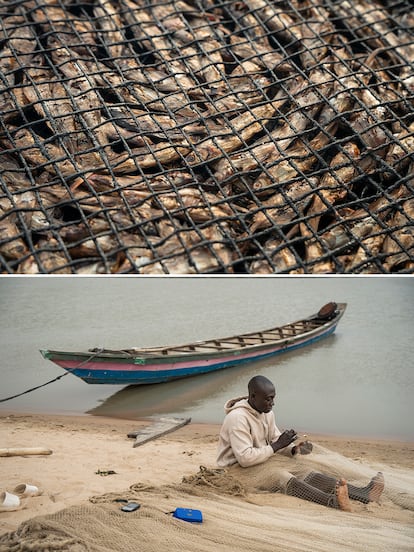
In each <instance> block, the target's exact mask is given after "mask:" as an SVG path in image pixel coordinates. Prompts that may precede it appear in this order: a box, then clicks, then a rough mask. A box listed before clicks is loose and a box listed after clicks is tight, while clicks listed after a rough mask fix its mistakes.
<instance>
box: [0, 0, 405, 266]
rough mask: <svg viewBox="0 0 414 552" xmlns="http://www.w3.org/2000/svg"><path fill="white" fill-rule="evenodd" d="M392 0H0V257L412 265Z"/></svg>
mask: <svg viewBox="0 0 414 552" xmlns="http://www.w3.org/2000/svg"><path fill="white" fill-rule="evenodd" d="M413 27H414V15H413V11H412V4H411V2H410V1H409V0H402V1H400V0H376V1H372V0H345V1H344V0H286V1H270V0H237V1H230V0H223V1H219V0H119V1H118V0H116V1H115V0H112V1H111V0H44V1H42V0H27V1H24V0H22V1H20V0H14V1H0V105H1V118H0V181H1V196H0V262H1V264H2V272H3V273H22V274H31V273H47V274H60V273H77V274H100V273H140V274H180V273H181V274H188V273H199V274H211V273H234V274H243V273H244V274H267V273H280V274H304V273H305V274H307V273H412V272H414V226H413V221H414V181H413V168H414V158H413V144H414V116H413V113H414V73H413V69H414V32H413Z"/></svg>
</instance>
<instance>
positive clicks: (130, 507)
mask: <svg viewBox="0 0 414 552" xmlns="http://www.w3.org/2000/svg"><path fill="white" fill-rule="evenodd" d="M138 508H141V504H138V502H128V504H125V506H121V510H122V511H123V512H135V510H138Z"/></svg>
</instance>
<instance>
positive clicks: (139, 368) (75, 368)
mask: <svg viewBox="0 0 414 552" xmlns="http://www.w3.org/2000/svg"><path fill="white" fill-rule="evenodd" d="M339 318H340V317H338V318H337V319H336V320H335V321H334V322H333V323H330V324H329V323H328V324H325V325H323V326H321V327H320V328H319V329H318V330H317V331H313V332H311V333H310V334H309V335H302V336H297V337H295V338H291V339H285V340H281V341H280V342H278V343H273V344H270V345H268V346H261V347H255V348H250V349H249V348H247V350H243V349H238V350H235V351H229V352H228V353H227V354H225V353H221V354H216V355H209V354H207V353H205V354H194V355H186V356H185V357H184V358H183V356H182V355H181V356H180V357H178V356H176V357H174V358H161V357H158V358H157V359H153V358H145V357H139V356H136V357H132V358H117V359H113V358H111V357H102V356H99V352H97V353H96V355H95V354H91V353H60V352H56V351H41V352H42V354H43V356H44V357H45V358H47V359H49V360H51V361H52V362H54V363H55V364H57V365H58V366H60V367H61V368H63V369H65V370H67V371H68V372H70V373H71V374H73V375H75V376H77V377H79V378H81V379H82V380H83V381H85V382H86V383H89V384H113V385H117V384H119V385H143V384H154V383H163V382H168V381H172V380H175V379H180V378H184V377H189V376H194V375H199V374H205V373H208V372H213V371H216V370H221V369H223V368H228V367H231V366H237V365H239V364H242V363H246V362H253V361H257V360H262V359H265V358H268V357H271V356H275V355H278V354H282V353H285V352H288V351H292V350H295V349H298V348H300V347H304V346H307V345H310V344H312V343H315V342H317V341H319V340H320V339H323V338H325V337H327V336H329V335H331V334H332V333H333V332H334V331H335V329H336V326H337V324H338V321H339Z"/></svg>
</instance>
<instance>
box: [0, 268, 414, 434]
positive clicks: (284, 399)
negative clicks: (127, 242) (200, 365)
mask: <svg viewBox="0 0 414 552" xmlns="http://www.w3.org/2000/svg"><path fill="white" fill-rule="evenodd" d="M328 301H337V302H346V303H348V308H347V311H346V313H345V315H344V317H343V318H342V320H341V321H340V323H339V326H338V328H337V331H336V333H335V334H334V335H332V336H330V337H328V338H326V339H324V340H322V341H320V342H319V343H315V344H314V345H312V346H310V347H306V348H303V349H299V350H297V351H293V352H290V353H286V354H284V355H281V356H277V357H274V358H273V359H272V358H271V359H267V360H265V361H260V362H255V363H250V364H245V365H241V366H239V367H235V368H231V369H226V370H222V371H219V372H216V373H213V374H206V375H202V376H195V377H192V378H187V379H183V380H178V381H175V382H171V383H163V384H158V385H150V386H142V387H137V386H135V387H132V386H131V387H124V388H122V386H112V385H88V384H86V383H84V382H82V381H81V380H79V379H78V378H76V377H74V376H72V375H68V376H66V377H64V378H62V379H60V380H59V381H57V382H55V383H53V384H50V385H48V386H46V387H43V388H41V389H38V390H36V391H33V392H30V393H27V394H25V395H23V396H21V397H19V398H16V399H13V400H10V401H7V402H2V403H0V410H2V411H14V412H42V413H61V414H84V413H85V414H92V415H104V416H112V417H120V418H128V419H139V418H143V417H149V416H160V415H163V416H166V415H169V416H179V417H184V416H185V417H191V419H192V420H193V422H211V423H221V421H222V419H223V414H224V413H223V405H224V403H225V401H226V400H227V399H229V398H233V397H237V396H242V395H244V394H245V393H246V387H247V382H248V380H249V379H250V378H251V377H252V376H254V375H256V374H263V375H265V376H267V377H268V378H270V379H271V380H272V381H273V382H274V384H275V387H276V394H277V396H276V403H275V414H276V420H277V424H278V426H279V427H280V428H289V427H293V428H295V429H297V430H298V431H305V432H306V433H308V434H311V433H312V432H318V433H327V434H337V435H349V436H366V437H378V438H392V439H403V440H414V430H413V420H414V400H413V397H414V370H413V358H414V279H413V278H412V277H376V276H371V277H357V276H352V277H342V276H331V277H316V278H314V277H273V278H259V277H248V278H233V277H228V276H226V277H206V278H204V277H198V278H196V277H162V278H146V277H132V278H131V277H116V278H115V277H103V276H102V277H92V278H82V277H40V278H36V277H34V278H30V277H21V278H19V277H3V278H0V327H1V335H0V343H1V351H2V355H1V361H0V378H1V392H0V399H2V398H5V397H8V396H10V395H14V394H17V393H21V392H22V391H24V390H26V389H30V388H32V387H34V386H37V385H40V384H42V383H44V382H47V381H49V380H51V379H53V378H55V377H56V376H58V375H60V373H62V371H61V369H60V368H59V367H57V366H56V365H54V364H53V363H51V362H50V361H47V360H44V359H43V358H42V357H41V355H40V353H39V349H41V348H46V349H48V348H49V349H61V350H86V349H89V348H92V347H106V348H114V349H116V348H128V347H133V346H156V345H167V344H176V343H185V342H189V341H195V340H200V339H206V338H213V337H223V336H226V335H235V334H238V333H243V332H249V331H254V330H260V329H266V328H268V327H272V326H276V325H279V324H282V323H286V322H291V321H294V320H297V319H299V318H301V317H302V316H307V315H310V314H312V313H313V312H316V311H318V310H319V308H320V307H321V306H322V305H323V304H325V303H327V302H328Z"/></svg>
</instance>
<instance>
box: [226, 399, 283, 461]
mask: <svg viewBox="0 0 414 552" xmlns="http://www.w3.org/2000/svg"><path fill="white" fill-rule="evenodd" d="M224 411H225V413H226V416H225V418H224V422H223V425H222V427H221V430H220V436H219V443H218V451H217V465H218V466H219V467H220V468H226V467H228V466H231V465H233V464H236V463H239V464H240V466H242V467H243V468H247V467H249V466H254V465H256V464H261V463H262V462H265V461H266V460H267V459H268V458H270V457H271V456H272V455H273V454H274V452H273V449H272V447H271V446H270V443H272V442H273V441H276V440H277V439H278V437H279V435H280V434H281V431H280V430H279V428H278V427H277V426H276V422H275V416H274V414H273V411H270V412H267V413H265V412H262V413H260V412H257V410H255V409H254V408H252V407H251V406H250V404H249V402H248V400H247V397H239V398H237V399H231V400H229V401H227V403H226V404H225V405H224ZM292 446H293V444H292V445H289V446H288V447H285V448H284V449H281V450H280V451H278V453H280V452H282V453H285V454H289V456H290V455H291V448H292Z"/></svg>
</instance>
